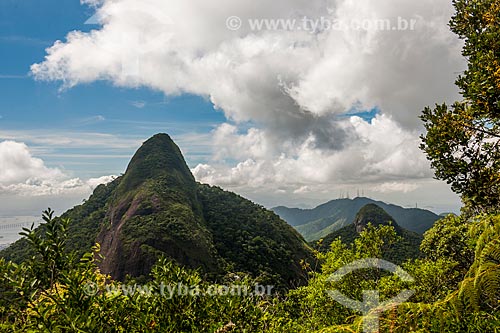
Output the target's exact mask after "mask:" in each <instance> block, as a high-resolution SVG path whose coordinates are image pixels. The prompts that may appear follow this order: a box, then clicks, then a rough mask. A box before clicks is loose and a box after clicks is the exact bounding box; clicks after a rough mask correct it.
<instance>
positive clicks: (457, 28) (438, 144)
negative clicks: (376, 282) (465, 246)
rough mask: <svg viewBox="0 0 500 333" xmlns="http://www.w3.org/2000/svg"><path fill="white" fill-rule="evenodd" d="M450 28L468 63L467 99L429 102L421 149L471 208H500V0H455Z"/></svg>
mask: <svg viewBox="0 0 500 333" xmlns="http://www.w3.org/2000/svg"><path fill="white" fill-rule="evenodd" d="M453 5H454V6H455V9H456V14H455V15H454V16H453V17H452V19H451V21H450V28H451V30H452V31H453V32H454V33H456V34H457V35H458V36H459V37H460V38H461V39H463V40H464V42H465V43H464V47H463V50H462V55H463V56H464V57H466V59H467V61H468V68H467V70H466V71H464V73H463V74H462V75H460V76H459V77H458V79H457V81H456V84H457V86H458V87H459V88H460V93H461V94H462V96H463V98H464V99H463V101H461V102H456V103H455V104H453V105H451V106H447V105H446V104H442V105H436V107H435V108H434V109H431V108H429V107H427V108H426V109H425V110H424V111H423V114H422V116H421V119H422V120H423V121H424V126H425V128H426V130H427V133H426V134H425V135H423V136H422V145H421V149H422V150H424V151H425V152H426V154H427V157H428V159H429V160H430V161H431V165H432V167H433V168H434V169H435V174H436V178H438V179H442V180H445V181H446V182H447V183H448V184H450V185H451V188H452V190H453V191H455V192H456V193H458V194H460V195H461V196H462V200H463V202H464V204H465V210H466V212H468V213H472V214H473V213H479V212H485V211H498V210H499V208H500V149H499V145H500V2H499V1H498V0H455V1H453Z"/></svg>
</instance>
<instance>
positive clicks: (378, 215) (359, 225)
mask: <svg viewBox="0 0 500 333" xmlns="http://www.w3.org/2000/svg"><path fill="white" fill-rule="evenodd" d="M353 223H354V225H355V227H356V231H357V232H361V231H363V229H364V228H365V227H366V226H367V225H368V223H371V224H372V225H373V226H378V225H381V224H382V225H387V224H389V223H391V224H392V225H393V226H394V227H397V224H396V222H395V221H394V219H393V218H392V216H391V215H389V214H387V212H386V211H385V210H383V209H382V208H380V207H379V206H377V205H375V204H368V205H365V206H363V207H362V208H361V209H360V210H359V211H358V214H356V218H355V219H354V222H353Z"/></svg>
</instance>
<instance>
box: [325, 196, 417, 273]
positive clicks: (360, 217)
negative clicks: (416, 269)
mask: <svg viewBox="0 0 500 333" xmlns="http://www.w3.org/2000/svg"><path fill="white" fill-rule="evenodd" d="M368 224H371V225H372V226H374V227H379V226H381V225H384V226H387V225H391V226H392V227H394V231H395V232H396V235H397V236H399V237H400V240H399V241H398V242H396V244H394V245H393V246H392V248H390V249H389V250H388V251H387V252H386V253H384V254H383V255H384V256H385V258H384V259H386V260H389V261H391V262H395V263H402V262H404V261H405V260H407V259H415V258H419V257H420V256H421V253H420V243H421V242H422V239H423V236H422V235H420V234H418V233H416V232H413V231H409V230H407V229H405V228H402V227H401V226H399V225H398V223H397V222H396V221H394V218H393V217H392V216H390V215H389V214H388V213H387V212H386V211H385V210H383V209H382V208H381V207H379V206H378V205H376V204H373V203H371V204H367V205H365V206H363V207H362V208H361V209H360V210H359V212H358V213H357V214H356V217H355V219H354V221H353V222H352V223H351V224H349V225H347V226H345V227H343V228H341V229H339V230H337V231H334V232H332V233H330V234H328V235H326V236H325V237H324V238H322V241H321V242H320V243H319V245H318V249H319V250H320V251H323V252H326V251H328V250H329V249H330V245H331V244H332V242H333V241H335V240H336V239H338V238H340V240H341V241H342V242H343V243H346V244H351V243H353V242H354V240H355V239H356V238H357V237H358V236H359V234H360V233H361V232H362V231H363V230H365V229H366V227H367V226H368Z"/></svg>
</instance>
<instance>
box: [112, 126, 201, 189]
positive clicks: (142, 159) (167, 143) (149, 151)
mask: <svg viewBox="0 0 500 333" xmlns="http://www.w3.org/2000/svg"><path fill="white" fill-rule="evenodd" d="M164 176H167V177H169V179H170V181H171V182H173V184H174V185H194V184H195V180H194V177H193V175H192V174H191V171H190V170H189V167H188V166H187V164H186V161H185V160H184V157H183V156H182V153H181V151H180V149H179V147H178V146H177V145H176V144H175V143H174V141H173V140H172V139H171V138H170V136H169V135H168V134H165V133H160V134H156V135H155V136H153V137H152V138H150V139H149V140H147V141H146V142H144V143H143V144H142V146H141V147H140V148H139V150H137V152H136V153H135V155H134V157H132V160H131V161H130V163H129V165H128V167H127V171H126V172H125V175H124V176H123V179H122V181H121V184H120V188H119V192H121V193H124V192H127V191H130V190H133V189H135V188H137V187H138V186H140V185H141V184H142V183H144V182H145V181H146V180H150V179H157V178H159V177H164Z"/></svg>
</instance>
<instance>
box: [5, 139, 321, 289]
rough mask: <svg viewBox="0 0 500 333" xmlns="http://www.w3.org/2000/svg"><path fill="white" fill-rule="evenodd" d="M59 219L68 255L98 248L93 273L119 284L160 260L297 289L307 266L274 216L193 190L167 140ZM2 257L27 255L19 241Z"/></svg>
mask: <svg viewBox="0 0 500 333" xmlns="http://www.w3.org/2000/svg"><path fill="white" fill-rule="evenodd" d="M62 217H63V218H70V219H71V221H72V222H71V224H70V227H69V239H68V242H67V243H68V245H69V247H70V249H71V250H76V251H78V252H79V253H80V254H82V253H83V252H86V251H90V249H91V247H92V246H93V245H94V244H95V243H96V242H98V243H100V245H101V254H102V255H103V256H104V259H103V260H102V261H101V262H100V263H99V267H100V269H101V271H102V272H103V273H105V274H110V275H111V276H112V277H113V278H114V279H118V280H124V279H126V278H127V276H131V277H142V276H147V275H148V274H149V272H150V269H151V267H152V266H153V264H154V263H155V262H156V260H157V259H158V258H159V257H160V256H165V257H167V258H168V259H171V260H173V261H175V262H177V263H178V264H180V265H183V266H186V267H189V268H199V269H200V270H201V271H202V273H204V274H206V275H207V277H211V278H212V279H214V280H220V279H221V278H223V277H224V275H225V274H226V273H228V272H242V273H247V274H249V275H251V276H253V277H262V276H264V277H267V278H268V279H271V281H269V282H270V283H273V284H276V285H279V284H281V285H296V284H297V283H298V281H299V280H300V279H302V278H303V273H302V268H301V264H300V261H301V260H302V259H305V260H308V259H311V258H312V251H311V248H310V247H309V246H308V245H307V243H306V242H305V241H304V239H303V238H302V236H300V234H299V233H298V232H297V231H295V230H294V229H293V228H292V227H291V226H289V225H288V224H287V223H286V222H285V221H283V220H282V219H280V218H279V217H278V216H277V215H276V214H274V213H273V212H272V211H269V210H267V209H265V208H264V207H262V206H259V205H256V204H254V203H252V202H251V201H249V200H247V199H244V198H242V197H240V196H238V195H236V194H234V193H231V192H227V191H224V190H222V189H220V188H218V187H212V186H209V185H203V184H199V183H197V182H196V181H195V179H194V177H193V175H192V174H191V172H190V170H189V168H188V166H187V165H186V162H185V160H184V158H183V156H182V153H181V151H180V149H179V147H177V145H176V144H175V143H174V142H173V141H172V139H171V138H170V137H169V136H168V135H167V134H157V135H155V136H153V137H152V138H150V139H149V140H147V141H146V142H144V144H143V145H142V146H141V147H140V148H139V150H138V151H137V152H136V153H135V155H134V156H133V158H132V160H131V161H130V163H129V165H128V167H127V170H126V172H125V174H124V175H122V176H121V177H118V178H117V179H115V180H114V181H112V182H111V183H109V184H106V185H100V186H98V187H97V188H96V189H95V190H94V193H93V194H92V195H91V196H90V198H89V199H88V200H86V201H85V203H83V204H82V205H79V206H76V207H74V208H72V209H70V210H68V211H67V212H65V213H64V214H63V215H62ZM42 226H43V225H42ZM0 256H3V257H5V258H6V259H8V260H13V261H16V262H20V261H23V260H25V259H26V258H28V257H29V256H31V253H30V251H29V248H28V246H27V242H26V241H25V240H24V239H21V240H19V241H17V242H15V243H14V244H12V245H11V246H10V247H9V248H7V249H5V250H3V251H1V252H0Z"/></svg>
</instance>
